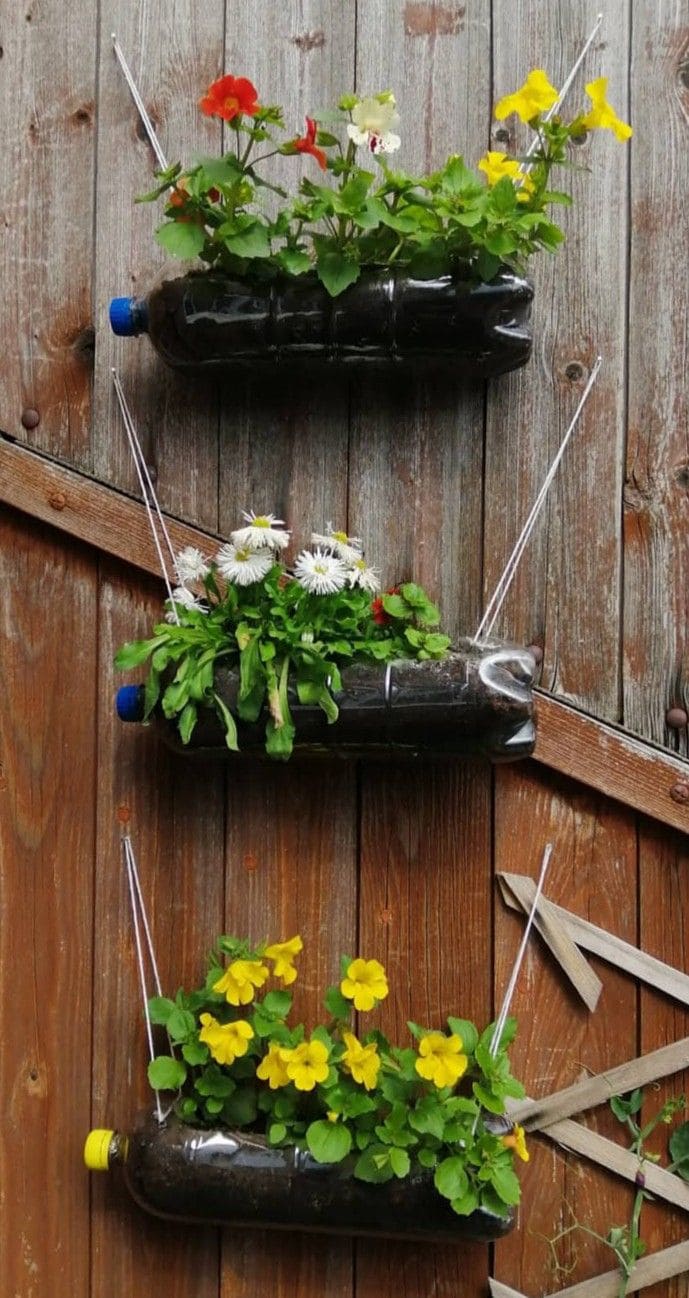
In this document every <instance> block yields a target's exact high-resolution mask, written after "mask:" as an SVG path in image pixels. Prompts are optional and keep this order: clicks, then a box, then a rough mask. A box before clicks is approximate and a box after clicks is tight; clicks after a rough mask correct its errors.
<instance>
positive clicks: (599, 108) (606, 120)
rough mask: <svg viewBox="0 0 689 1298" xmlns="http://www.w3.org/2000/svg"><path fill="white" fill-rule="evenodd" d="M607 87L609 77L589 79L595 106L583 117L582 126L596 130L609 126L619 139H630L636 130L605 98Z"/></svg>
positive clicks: (589, 92) (588, 92) (587, 91)
mask: <svg viewBox="0 0 689 1298" xmlns="http://www.w3.org/2000/svg"><path fill="white" fill-rule="evenodd" d="M607 88H608V78H607V77H598V79H597V80H596V81H589V83H588V85H587V86H586V87H585V90H586V93H587V95H588V97H589V99H590V100H591V103H592V104H593V107H592V109H591V111H590V113H587V114H586V116H585V117H583V118H582V126H585V127H586V129H587V130H588V131H590V130H594V129H595V128H596V127H597V126H601V127H607V128H608V130H610V131H613V132H614V134H615V136H616V138H617V139H618V140H628V139H629V137H630V135H633V134H634V132H633V131H632V128H631V126H628V125H627V123H626V122H623V121H622V120H621V119H620V118H619V117H618V116H617V113H616V112H615V109H614V108H613V107H612V106H611V105H610V104H609V103H608V101H607V99H606V98H605V93H606V91H607Z"/></svg>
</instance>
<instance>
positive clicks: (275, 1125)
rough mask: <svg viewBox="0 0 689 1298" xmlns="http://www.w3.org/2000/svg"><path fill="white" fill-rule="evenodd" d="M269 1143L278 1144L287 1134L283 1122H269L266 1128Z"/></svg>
mask: <svg viewBox="0 0 689 1298" xmlns="http://www.w3.org/2000/svg"><path fill="white" fill-rule="evenodd" d="M266 1135H267V1137H268V1144H269V1145H279V1144H281V1143H282V1141H283V1140H284V1139H285V1136H286V1135H287V1128H286V1126H285V1124H284V1122H269V1123H268V1128H267V1130H266Z"/></svg>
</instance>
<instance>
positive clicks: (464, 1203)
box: [450, 1189, 478, 1217]
mask: <svg viewBox="0 0 689 1298" xmlns="http://www.w3.org/2000/svg"><path fill="white" fill-rule="evenodd" d="M450 1207H451V1208H452V1211H453V1212H456V1213H457V1215H458V1216H459V1217H468V1216H469V1214H470V1213H472V1212H476V1209H477V1208H478V1195H477V1193H476V1191H475V1190H472V1189H469V1190H467V1192H466V1194H463V1195H461V1196H460V1197H459V1198H458V1199H453V1200H452V1203H451V1204H450Z"/></svg>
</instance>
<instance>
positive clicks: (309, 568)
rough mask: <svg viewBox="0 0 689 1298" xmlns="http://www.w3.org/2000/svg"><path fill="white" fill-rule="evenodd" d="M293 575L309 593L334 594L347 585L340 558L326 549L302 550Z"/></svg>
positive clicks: (345, 573)
mask: <svg viewBox="0 0 689 1298" xmlns="http://www.w3.org/2000/svg"><path fill="white" fill-rule="evenodd" d="M294 575H295V577H296V579H297V581H298V582H299V585H300V586H303V587H304V590H308V591H309V593H310V594H311V595H334V594H336V592H337V591H338V590H342V589H343V587H344V586H346V585H347V569H346V567H345V565H344V564H343V562H342V560H341V559H338V558H337V556H336V555H334V554H328V552H327V551H326V550H314V551H313V553H312V552H311V551H310V550H302V552H301V554H300V555H299V557H298V559H297V562H296V563H295V565H294Z"/></svg>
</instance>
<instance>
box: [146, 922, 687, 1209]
mask: <svg viewBox="0 0 689 1298" xmlns="http://www.w3.org/2000/svg"><path fill="white" fill-rule="evenodd" d="M285 948H289V950H291V952H292V954H291V955H290V956H289V957H288V964H290V963H293V961H294V959H295V958H296V953H297V952H298V951H299V950H301V940H300V939H292V940H291V942H290V943H287V944H278V945H277V947H273V946H271V945H268V944H266V943H260V944H259V945H257V946H252V945H251V944H250V943H249V942H247V941H245V940H244V939H239V938H235V937H233V936H231V935H227V934H223V935H221V936H220V937H219V938H218V939H217V942H216V944H215V947H214V948H213V950H212V951H211V952H210V954H209V959H208V968H207V972H206V975H205V978H204V980H203V983H202V985H201V986H200V987H198V988H195V989H194V990H192V991H190V992H187V991H185V990H183V989H180V990H179V991H178V992H177V995H176V996H175V998H174V1000H173V999H171V998H168V997H163V996H159V997H154V998H152V1000H151V1001H150V1002H149V1010H150V1014H151V1018H152V1020H153V1021H154V1022H155V1023H156V1024H157V1025H160V1027H161V1028H164V1029H165V1030H166V1031H167V1033H168V1036H169V1038H170V1040H171V1043H172V1048H171V1051H170V1053H169V1054H163V1055H159V1056H158V1057H157V1058H156V1059H155V1060H154V1061H153V1063H152V1064H151V1065H150V1066H149V1070H148V1076H149V1081H150V1082H151V1085H152V1086H154V1087H156V1088H158V1089H162V1090H179V1095H178V1097H177V1099H176V1101H175V1106H174V1107H175V1111H176V1113H177V1114H178V1116H179V1117H180V1118H181V1119H182V1120H183V1121H185V1122H187V1123H190V1124H192V1125H194V1126H198V1127H200V1128H204V1127H206V1128H208V1127H213V1128H215V1127H224V1128H229V1129H238V1130H249V1131H252V1132H255V1133H260V1134H262V1135H264V1136H265V1139H266V1141H267V1143H268V1144H269V1145H271V1146H297V1147H299V1148H300V1149H303V1150H306V1151H308V1152H309V1154H310V1155H311V1157H312V1158H313V1159H315V1160H316V1162H318V1163H323V1164H329V1165H335V1164H339V1163H344V1162H345V1161H346V1173H347V1174H349V1175H353V1176H355V1177H357V1178H359V1179H360V1180H363V1181H367V1182H370V1183H374V1184H376V1183H383V1182H385V1181H389V1180H392V1179H393V1178H395V1177H397V1178H399V1179H404V1178H405V1177H407V1176H410V1175H412V1174H417V1175H418V1174H419V1173H424V1174H426V1175H427V1176H429V1177H432V1178H433V1182H434V1185H435V1188H436V1190H437V1192H438V1193H439V1194H440V1195H442V1196H443V1197H444V1198H446V1199H447V1200H448V1201H449V1202H450V1204H451V1206H452V1208H453V1210H454V1211H455V1212H457V1213H458V1214H459V1215H466V1214H468V1213H470V1212H473V1211H474V1210H475V1209H476V1208H477V1207H479V1205H483V1206H484V1207H488V1208H489V1209H490V1211H491V1212H497V1213H499V1214H501V1215H503V1216H504V1215H506V1214H507V1213H509V1211H510V1209H511V1207H512V1206H513V1205H514V1204H516V1203H517V1202H518V1200H519V1182H518V1180H517V1178H516V1176H515V1174H514V1168H513V1156H514V1154H513V1146H514V1145H515V1141H514V1137H512V1138H511V1139H510V1140H509V1141H508V1143H507V1144H506V1143H505V1137H504V1133H505V1131H506V1130H508V1127H507V1125H506V1124H504V1122H503V1124H502V1125H501V1124H497V1125H496V1124H494V1122H493V1120H492V1119H490V1117H489V1115H488V1114H487V1113H486V1110H485V1109H484V1108H483V1107H482V1106H481V1105H480V1104H478V1103H477V1102H476V1099H475V1098H474V1097H473V1096H472V1093H471V1092H472V1085H474V1084H475V1083H476V1081H477V1080H478V1079H483V1081H484V1083H485V1084H486V1085H488V1082H487V1080H486V1072H487V1064H486V1061H485V1060H484V1061H483V1063H481V1062H480V1058H481V1057H482V1054H483V1050H482V1043H483V1044H484V1045H485V1041H486V1040H487V1039H489V1037H490V1036H491V1035H492V1025H489V1027H488V1028H486V1029H485V1030H484V1031H483V1032H481V1033H480V1032H479V1031H478V1029H477V1028H476V1026H475V1025H474V1024H473V1023H471V1022H470V1021H469V1020H467V1019H460V1018H450V1019H449V1021H448V1023H449V1030H450V1034H451V1035H452V1034H454V1036H456V1037H459V1038H460V1041H461V1048H462V1050H463V1051H464V1052H465V1055H466V1067H465V1071H464V1073H463V1075H460V1077H459V1078H458V1079H457V1082H456V1083H455V1084H454V1085H452V1086H448V1085H444V1084H443V1085H437V1084H436V1082H434V1081H433V1080H428V1079H427V1078H424V1077H423V1076H422V1075H421V1074H420V1073H419V1071H418V1069H417V1064H418V1063H419V1062H420V1058H421V1056H420V1055H419V1053H418V1046H419V1044H420V1042H421V1040H422V1039H423V1038H424V1037H427V1036H428V1035H429V1032H428V1030H427V1029H424V1028H421V1027H419V1026H418V1025H416V1024H413V1023H412V1024H410V1030H411V1033H412V1037H413V1039H414V1041H415V1045H414V1046H413V1047H412V1046H409V1045H402V1046H397V1045H394V1044H393V1043H391V1042H390V1041H389V1040H388V1038H387V1037H386V1036H385V1034H384V1033H382V1032H381V1031H380V1030H379V1029H377V1028H373V1029H371V1030H369V1031H368V1032H364V1033H362V1035H361V1036H360V1038H357V1036H355V1035H353V1034H352V1033H351V1029H350V1018H351V1005H352V1002H351V1000H350V999H349V998H348V997H345V996H344V995H343V993H342V990H341V987H340V986H331V987H329V988H328V989H327V990H326V993H325V998H324V1000H325V1005H326V1011H327V1013H328V1014H329V1015H330V1016H331V1017H330V1021H329V1022H328V1023H327V1024H320V1025H318V1026H316V1027H315V1028H314V1029H313V1030H312V1031H311V1032H310V1033H309V1034H307V1033H306V1031H305V1029H304V1026H303V1024H301V1023H297V1024H294V1025H292V1024H289V1023H288V1022H287V1016H288V1015H289V1014H290V1012H291V1009H292V1000H293V997H292V992H291V990H290V991H288V990H286V989H285V988H283V987H280V986H279V985H278V986H270V985H266V980H265V979H264V977H263V973H264V971H265V972H266V973H269V972H270V965H271V963H272V964H273V965H274V969H273V976H276V974H277V971H278V970H280V971H281V972H280V974H279V976H278V984H279V982H280V981H284V980H285V979H286V981H287V982H288V983H289V984H290V985H291V984H292V983H293V978H292V974H293V973H294V972H295V971H294V970H293V969H291V970H288V969H286V968H285V966H284V964H281V963H280V961H281V960H284V959H285V957H284V950H285ZM351 965H352V958H351V957H350V956H344V957H343V958H342V962H341V968H342V975H343V977H344V976H345V975H348V971H349V969H350V966H351ZM256 970H258V971H259V972H258V973H256V972H255V971H256ZM247 971H249V972H251V971H254V980H255V981H254V982H252V984H251V988H250V991H251V999H250V1001H248V1002H247V1003H245V1001H246V997H245V996H244V994H243V992H242V993H241V995H240V991H241V988H242V985H243V983H242V980H243V979H245V978H246V976H247ZM381 976H382V977H383V979H384V978H385V975H384V972H383V974H382V975H381ZM256 983H260V987H257V986H256V985H255V984H256ZM218 984H219V985H220V987H219V990H216V986H217V985H218ZM386 986H387V983H386ZM228 998H229V999H228ZM235 1002H237V1003H235ZM236 1025H239V1026H236ZM512 1034H513V1024H510V1027H509V1029H508V1031H507V1033H506V1035H507V1036H508V1037H511V1035H512ZM437 1037H439V1038H440V1041H441V1043H442V1041H444V1040H447V1034H437V1036H436V1039H437ZM202 1038H203V1039H202ZM238 1040H239V1041H240V1043H241V1044H240V1047H239V1048H238V1049H237V1050H236V1054H235V1053H234V1048H232V1050H231V1053H230V1057H229V1058H230V1061H229V1062H228V1057H227V1051H228V1049H229V1047H228V1044H227V1043H228V1041H230V1042H235V1044H236V1042H237V1041H238ZM450 1044H451V1046H452V1047H453V1048H456V1044H457V1043H456V1042H454V1043H453V1042H451V1043H450ZM180 1051H181V1056H182V1057H181V1058H180ZM505 1052H506V1046H505V1045H504V1044H503V1045H502V1046H501V1048H500V1050H499V1051H498V1054H497V1056H496V1061H497V1062H496V1063H495V1066H493V1065H491V1069H490V1085H491V1087H493V1091H492V1092H491V1094H492V1096H493V1098H494V1099H495V1100H496V1101H497V1099H498V1097H500V1098H501V1099H502V1102H503V1104H504V1099H505V1097H506V1096H507V1095H508V1094H510V1093H511V1089H512V1087H513V1079H511V1077H510V1074H509V1067H508V1065H507V1062H506V1053H505ZM305 1059H306V1060H307V1063H306V1064H305V1063H304V1060H305ZM309 1060H310V1061H311V1062H310V1063H309V1062H308V1061H309ZM362 1060H363V1061H365V1063H362ZM314 1061H315V1066H317V1068H318V1074H317V1077H313V1076H312V1075H311V1073H310V1072H309V1068H310V1067H312V1066H314ZM290 1069H292V1071H289V1070H290ZM360 1069H362V1070H363V1071H359V1070H360ZM302 1070H303V1071H302ZM520 1138H521V1139H522V1140H523V1135H522V1136H521V1137H520ZM683 1149H684V1146H682V1148H680V1146H679V1145H678V1152H679V1153H680V1154H681V1153H683ZM521 1156H522V1157H523V1156H525V1153H524V1150H523V1149H522V1150H521Z"/></svg>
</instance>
